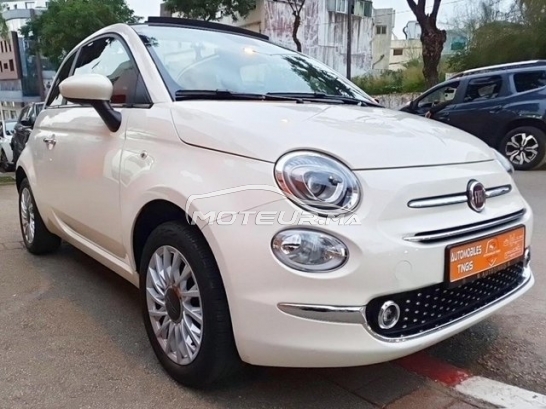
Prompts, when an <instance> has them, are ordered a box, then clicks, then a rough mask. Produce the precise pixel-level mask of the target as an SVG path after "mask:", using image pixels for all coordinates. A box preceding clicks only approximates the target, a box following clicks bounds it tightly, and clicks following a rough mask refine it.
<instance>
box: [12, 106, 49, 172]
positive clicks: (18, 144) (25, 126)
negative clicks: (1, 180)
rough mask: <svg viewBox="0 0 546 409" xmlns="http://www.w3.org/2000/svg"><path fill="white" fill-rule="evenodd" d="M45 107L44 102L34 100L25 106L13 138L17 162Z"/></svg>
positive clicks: (14, 159)
mask: <svg viewBox="0 0 546 409" xmlns="http://www.w3.org/2000/svg"><path fill="white" fill-rule="evenodd" d="M43 107H44V103H43V102H33V103H31V104H28V105H27V106H26V107H24V108H23V109H22V111H21V113H20V114H19V118H18V119H17V124H16V125H15V131H14V134H13V137H12V138H11V149H12V151H13V162H14V163H15V164H16V163H17V161H18V160H19V157H20V156H21V152H23V149H25V145H26V144H27V141H28V137H29V135H30V132H31V131H32V128H34V123H35V122H36V118H38V115H39V114H40V112H41V111H42V109H43Z"/></svg>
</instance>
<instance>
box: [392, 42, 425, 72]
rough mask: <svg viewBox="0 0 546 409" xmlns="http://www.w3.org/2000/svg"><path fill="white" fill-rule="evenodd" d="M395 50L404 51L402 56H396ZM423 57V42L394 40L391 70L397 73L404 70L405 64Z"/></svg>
mask: <svg viewBox="0 0 546 409" xmlns="http://www.w3.org/2000/svg"><path fill="white" fill-rule="evenodd" d="M395 50H402V55H395ZM422 55H423V46H422V44H421V40H393V41H392V42H391V56H390V63H389V69H391V70H394V71H397V70H402V69H404V64H405V63H407V62H408V61H411V60H413V59H416V58H421V56H422Z"/></svg>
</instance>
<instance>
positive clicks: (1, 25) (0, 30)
mask: <svg viewBox="0 0 546 409" xmlns="http://www.w3.org/2000/svg"><path fill="white" fill-rule="evenodd" d="M6 9H7V6H6V5H5V4H3V3H1V4H0V38H2V39H3V40H6V41H10V39H9V37H10V31H9V28H8V25H7V24H6V20H4V17H3V16H2V12H3V11H4V10H6Z"/></svg>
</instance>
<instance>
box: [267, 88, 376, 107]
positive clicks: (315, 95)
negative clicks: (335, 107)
mask: <svg viewBox="0 0 546 409" xmlns="http://www.w3.org/2000/svg"><path fill="white" fill-rule="evenodd" d="M267 95H270V96H275V97H290V98H299V99H302V100H307V101H312V100H320V101H323V102H326V101H334V102H339V103H342V104H350V105H367V106H372V107H380V106H381V105H379V104H376V103H374V102H372V101H366V100H362V99H358V98H353V97H346V96H343V95H332V94H325V93H324V92H269V93H268V94H267Z"/></svg>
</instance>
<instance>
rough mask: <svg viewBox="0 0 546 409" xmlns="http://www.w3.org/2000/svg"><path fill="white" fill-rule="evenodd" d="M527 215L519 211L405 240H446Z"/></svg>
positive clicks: (500, 224)
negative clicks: (483, 221)
mask: <svg viewBox="0 0 546 409" xmlns="http://www.w3.org/2000/svg"><path fill="white" fill-rule="evenodd" d="M524 215H525V210H522V211H519V212H517V213H513V214H510V215H508V216H505V217H502V218H498V219H495V220H492V221H489V222H485V223H479V224H475V225H470V226H462V227H458V228H454V229H450V230H439V231H438V232H430V233H425V234H418V235H415V236H405V237H404V240H406V241H410V242H414V243H426V242H430V241H437V240H445V239H449V238H451V237H454V236H463V235H465V234H470V233H475V232H478V231H482V230H487V229H491V228H493V227H498V226H502V225H505V224H508V223H510V222H514V221H516V220H519V219H521V218H522V217H523V216H524Z"/></svg>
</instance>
